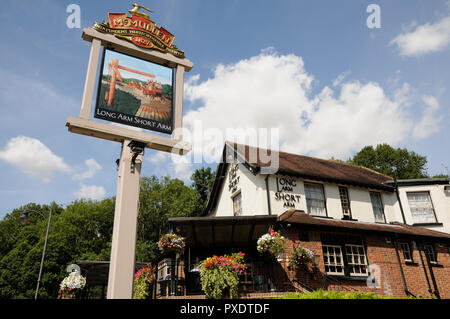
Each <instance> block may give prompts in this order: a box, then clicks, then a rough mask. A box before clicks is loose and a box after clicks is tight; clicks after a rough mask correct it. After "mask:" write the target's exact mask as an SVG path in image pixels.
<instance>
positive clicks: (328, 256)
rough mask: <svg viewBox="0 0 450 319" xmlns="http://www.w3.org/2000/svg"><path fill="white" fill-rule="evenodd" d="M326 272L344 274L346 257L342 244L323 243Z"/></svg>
mask: <svg viewBox="0 0 450 319" xmlns="http://www.w3.org/2000/svg"><path fill="white" fill-rule="evenodd" d="M322 252H323V261H324V263H325V272H326V273H327V274H330V275H344V259H343V258H342V251H341V246H337V245H322Z"/></svg>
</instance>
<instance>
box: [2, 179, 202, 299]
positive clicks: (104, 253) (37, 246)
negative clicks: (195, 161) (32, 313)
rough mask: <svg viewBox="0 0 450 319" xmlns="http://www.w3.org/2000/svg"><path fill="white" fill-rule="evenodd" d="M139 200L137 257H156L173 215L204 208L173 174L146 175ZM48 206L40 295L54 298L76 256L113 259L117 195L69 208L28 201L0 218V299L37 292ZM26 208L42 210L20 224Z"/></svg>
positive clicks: (196, 194)
mask: <svg viewBox="0 0 450 319" xmlns="http://www.w3.org/2000/svg"><path fill="white" fill-rule="evenodd" d="M139 200H140V203H139V215H138V221H137V222H138V231H137V244H136V261H138V262H152V261H154V260H155V259H156V258H157V257H158V256H159V254H160V253H159V251H158V246H157V245H156V242H157V241H158V240H159V237H160V235H161V234H163V233H166V232H168V231H169V223H168V221H167V219H168V218H169V217H178V216H185V217H187V216H195V215H196V214H198V212H200V211H201V207H202V203H201V201H200V199H199V196H198V193H197V191H196V190H195V189H194V188H191V187H188V186H186V185H184V183H183V182H182V181H181V180H179V179H171V178H169V177H162V178H157V177H155V176H152V177H143V178H142V180H141V191H140V199H139ZM50 207H51V208H52V219H51V224H50V231H49V236H48V242H47V249H46V255H45V260H44V266H43V270H42V278H41V283H40V289H39V298H56V296H57V293H58V289H59V283H60V282H61V280H62V279H63V278H64V277H66V276H67V271H66V268H67V266H68V265H70V264H75V263H76V261H78V260H98V261H108V260H109V258H110V251H111V240H112V231H113V223H114V209H115V198H114V197H112V198H107V199H104V200H102V201H86V200H78V201H75V202H73V203H71V204H70V205H68V206H67V207H65V208H63V207H61V206H59V205H57V204H56V203H52V204H51V205H42V206H41V205H37V204H33V203H30V204H27V205H25V206H22V207H19V208H17V209H14V210H13V211H12V212H11V213H9V214H6V216H5V217H4V218H3V220H1V221H0V299H5V298H6V299H10V298H27V299H28V298H33V297H34V294H35V289H36V284H37V278H38V273H39V268H40V263H41V258H42V251H43V247H44V241H45V234H46V229H47V221H48V215H49V212H50ZM25 209H30V210H33V211H38V212H40V213H41V214H39V213H30V220H29V222H28V223H27V224H26V225H22V224H21V223H20V221H19V217H20V215H21V214H22V212H23V211H24V210H25ZM41 215H42V216H41Z"/></svg>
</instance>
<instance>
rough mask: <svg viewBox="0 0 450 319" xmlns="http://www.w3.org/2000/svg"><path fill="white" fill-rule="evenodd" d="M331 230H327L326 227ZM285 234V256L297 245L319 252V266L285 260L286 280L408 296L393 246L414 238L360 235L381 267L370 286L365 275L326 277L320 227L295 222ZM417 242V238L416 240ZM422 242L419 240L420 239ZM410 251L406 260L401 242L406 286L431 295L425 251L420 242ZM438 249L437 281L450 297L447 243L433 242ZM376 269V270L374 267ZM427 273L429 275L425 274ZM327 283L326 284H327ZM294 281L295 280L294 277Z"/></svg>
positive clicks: (443, 294)
mask: <svg viewBox="0 0 450 319" xmlns="http://www.w3.org/2000/svg"><path fill="white" fill-rule="evenodd" d="M327 232H328V231H327ZM281 233H282V235H283V236H285V237H286V238H287V239H288V240H287V251H286V256H287V257H288V256H289V254H290V252H291V251H292V249H293V247H294V245H298V244H300V245H301V246H303V247H305V248H308V249H310V250H311V251H313V252H314V253H315V254H318V255H320V259H319V264H318V266H317V267H316V268H310V269H300V270H293V269H289V267H288V263H287V262H286V261H284V262H283V263H282V265H281V266H282V267H283V268H284V270H285V272H286V277H287V278H286V280H290V281H294V279H297V280H298V281H300V282H302V283H303V284H306V285H307V286H309V287H311V288H313V289H317V288H323V287H327V289H330V290H345V291H355V290H357V291H363V292H373V293H376V294H380V295H389V296H393V297H395V298H406V297H407V294H406V293H405V286H404V283H403V279H402V273H401V268H400V266H399V262H398V257H397V254H396V250H395V247H394V241H395V242H396V243H398V242H400V241H401V242H412V241H413V239H412V238H397V239H395V238H390V239H391V240H390V242H387V241H386V236H385V235H383V234H377V233H372V234H362V235H361V238H362V239H363V242H364V244H365V249H366V254H367V258H368V262H369V264H370V265H377V266H378V267H379V268H378V269H379V277H378V278H379V279H380V280H379V287H378V288H377V287H369V286H368V285H367V282H366V278H361V279H359V280H347V279H346V278H344V277H334V278H337V281H336V280H332V279H330V278H327V280H326V281H324V276H323V275H324V273H325V265H324V260H323V252H322V242H321V237H320V234H321V231H319V230H309V229H307V228H303V229H302V228H299V227H296V226H295V225H292V226H291V227H285V228H284V229H282V230H281ZM334 233H335V234H345V233H344V232H338V231H334ZM416 242H417V240H416ZM417 244H419V247H421V246H420V244H421V243H420V242H418V243H417ZM410 247H411V252H412V257H413V263H409V262H405V260H404V257H403V252H402V250H401V248H400V246H398V256H399V258H400V261H401V265H402V268H403V273H404V277H405V281H406V285H407V289H408V290H409V291H410V292H411V293H413V294H414V295H415V296H417V297H424V298H429V297H430V293H429V286H428V284H427V277H426V276H428V281H429V285H430V287H431V290H432V291H435V289H434V286H433V281H432V277H431V274H430V270H429V267H428V264H427V261H426V258H425V254H424V253H423V251H421V252H419V250H418V247H417V245H414V244H411V245H410ZM434 247H435V249H436V252H437V260H438V265H436V266H433V267H432V271H433V274H434V278H435V282H436V285H437V286H438V290H439V293H440V296H441V298H450V254H449V250H448V246H447V244H442V243H441V245H439V242H435V243H434ZM419 253H421V255H422V259H423V262H424V264H425V267H424V266H423V264H422V260H421V258H420V255H419ZM374 272H376V271H374ZM425 273H426V275H425ZM324 284H325V285H324ZM294 285H295V281H294Z"/></svg>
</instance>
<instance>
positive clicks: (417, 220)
mask: <svg viewBox="0 0 450 319" xmlns="http://www.w3.org/2000/svg"><path fill="white" fill-rule="evenodd" d="M414 195H426V196H427V201H420V200H417V201H416V200H415V199H414V198H413V196H414ZM406 198H407V199H408V205H409V210H410V212H411V218H412V220H413V223H414V224H427V223H437V218H436V213H435V211H434V207H433V201H432V200H431V195H430V192H429V191H419V192H407V193H406ZM418 203H422V204H419V205H417V204H418ZM425 203H426V204H427V205H425ZM420 206H422V207H420ZM419 210H422V214H418V213H417V212H418V211H419ZM425 210H428V213H427V214H426V215H425V214H424V213H423V212H424V211H425ZM424 216H425V219H424V218H423V217H424ZM431 219H432V220H431Z"/></svg>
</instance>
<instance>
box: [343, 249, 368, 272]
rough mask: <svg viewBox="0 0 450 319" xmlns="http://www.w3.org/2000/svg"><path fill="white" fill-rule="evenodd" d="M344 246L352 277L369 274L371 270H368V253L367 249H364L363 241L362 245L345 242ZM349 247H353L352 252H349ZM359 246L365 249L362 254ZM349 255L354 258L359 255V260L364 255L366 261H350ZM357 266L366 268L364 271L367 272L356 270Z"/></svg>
mask: <svg viewBox="0 0 450 319" xmlns="http://www.w3.org/2000/svg"><path fill="white" fill-rule="evenodd" d="M344 247H345V255H346V258H347V266H348V269H349V275H350V276H352V277H367V276H368V275H369V271H368V266H369V265H368V264H367V253H366V250H365V249H364V245H363V244H362V243H361V245H356V244H344ZM347 247H350V248H351V254H349V253H348V252H347ZM355 247H356V248H357V253H356V254H354V253H353V248H355ZM358 248H361V249H362V251H363V254H362V255H361V254H360V253H359V250H358ZM349 256H352V258H355V256H357V257H356V258H358V259H359V260H360V257H364V262H363V263H361V262H360V261H359V262H356V263H354V262H352V263H350V262H349V261H348V259H349ZM355 266H358V267H361V269H362V268H363V267H364V269H365V270H364V271H365V272H359V273H357V272H355V271H354V270H355V268H354V267H355Z"/></svg>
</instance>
